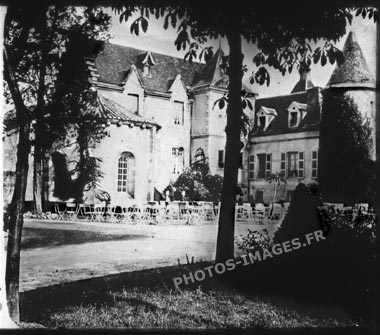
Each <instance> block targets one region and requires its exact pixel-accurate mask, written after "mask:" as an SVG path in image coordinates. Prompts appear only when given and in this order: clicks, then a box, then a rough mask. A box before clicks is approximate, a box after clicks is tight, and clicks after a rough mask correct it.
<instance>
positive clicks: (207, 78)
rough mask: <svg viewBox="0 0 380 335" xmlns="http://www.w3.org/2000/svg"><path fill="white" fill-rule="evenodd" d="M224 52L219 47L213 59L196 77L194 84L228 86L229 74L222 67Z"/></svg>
mask: <svg viewBox="0 0 380 335" xmlns="http://www.w3.org/2000/svg"><path fill="white" fill-rule="evenodd" d="M224 57H225V55H224V52H223V50H222V49H221V48H219V49H218V50H217V51H216V53H215V55H214V56H213V57H212V59H211V60H210V61H209V62H208V63H207V64H206V66H205V67H204V68H203V70H202V72H200V73H199V74H197V75H196V76H195V78H194V83H193V86H203V85H207V86H215V87H221V88H227V87H228V76H227V75H226V74H225V73H224V71H223V70H222V68H221V64H222V62H223V58H224Z"/></svg>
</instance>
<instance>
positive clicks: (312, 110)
mask: <svg viewBox="0 0 380 335" xmlns="http://www.w3.org/2000/svg"><path fill="white" fill-rule="evenodd" d="M308 94H318V93H317V91H316V92H315V93H314V92H311V91H309V92H302V93H294V94H288V95H282V96H275V97H269V98H263V99H257V100H256V103H255V110H256V113H257V112H258V111H259V110H260V109H261V108H266V109H275V110H276V112H277V116H275V117H274V119H273V120H272V122H271V123H270V124H269V126H268V128H267V129H266V130H265V131H263V129H262V128H260V127H258V126H257V122H255V126H254V127H253V129H252V135H253V136H268V135H277V134H287V133H296V132H301V131H312V130H318V129H319V120H320V110H319V107H318V105H316V104H312V106H307V114H306V115H305V117H304V118H303V119H302V120H301V121H300V124H299V126H298V127H296V128H289V126H288V107H289V106H290V105H291V103H292V102H294V101H295V102H297V103H300V104H307V100H308Z"/></svg>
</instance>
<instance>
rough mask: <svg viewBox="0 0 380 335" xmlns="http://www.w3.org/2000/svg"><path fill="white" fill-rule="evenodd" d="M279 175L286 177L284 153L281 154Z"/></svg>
mask: <svg viewBox="0 0 380 335" xmlns="http://www.w3.org/2000/svg"><path fill="white" fill-rule="evenodd" d="M280 172H281V174H282V175H283V176H284V177H286V153H285V152H281V166H280Z"/></svg>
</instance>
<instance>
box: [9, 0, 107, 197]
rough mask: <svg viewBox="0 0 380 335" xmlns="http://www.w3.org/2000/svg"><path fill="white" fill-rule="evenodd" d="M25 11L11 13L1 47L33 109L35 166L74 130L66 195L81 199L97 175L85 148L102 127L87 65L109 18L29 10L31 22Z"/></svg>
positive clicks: (66, 9)
mask: <svg viewBox="0 0 380 335" xmlns="http://www.w3.org/2000/svg"><path fill="white" fill-rule="evenodd" d="M27 10H28V9H27V8H13V7H10V9H9V13H8V18H9V19H8V24H7V26H6V39H5V44H6V47H7V50H9V54H10V55H9V56H10V57H9V62H10V63H11V64H12V66H13V69H14V72H15V80H16V81H17V83H18V85H19V86H20V87H21V90H22V98H23V101H24V103H25V105H27V106H33V108H34V113H33V114H32V115H31V120H33V123H34V127H33V128H32V131H33V141H32V145H34V147H35V150H34V152H35V160H38V159H41V160H43V159H47V157H46V156H47V154H48V153H49V152H50V151H51V148H52V146H53V144H54V143H55V142H57V141H58V142H61V143H63V142H64V141H65V138H66V137H67V135H68V132H69V131H72V127H73V126H74V128H75V131H76V135H77V139H78V141H77V142H78V147H79V151H80V153H79V156H81V159H80V160H78V162H77V163H78V164H77V168H76V171H75V172H79V178H78V180H76V181H75V183H69V184H68V185H67V186H68V189H67V190H65V192H66V191H67V192H69V194H71V196H75V197H76V198H79V196H78V194H79V193H80V192H81V191H80V189H81V188H82V189H83V185H85V184H86V183H88V182H94V180H92V179H93V178H98V177H99V175H100V173H99V171H97V165H96V164H94V162H93V159H92V158H90V157H88V146H89V145H91V144H90V143H91V142H94V141H96V140H97V139H98V138H101V137H102V136H103V133H104V127H103V124H102V123H100V122H97V120H96V113H94V110H95V109H96V108H97V95H96V92H94V91H93V90H92V89H91V83H90V81H89V66H88V64H87V61H88V60H89V59H92V58H93V57H94V56H95V55H96V54H97V53H98V52H99V51H101V49H102V47H103V44H104V42H105V41H107V40H108V38H109V34H108V29H109V26H110V16H109V15H108V14H105V13H104V11H103V10H102V9H100V8H81V7H74V6H50V7H44V6H42V5H41V7H39V6H37V8H33V9H32V13H35V16H34V19H28V18H27V13H26V12H27ZM25 20H29V21H28V24H26V23H25V22H24V21H25ZM25 34H28V36H27V37H26V38H25V36H24V35H25ZM6 92H7V91H6ZM8 98H10V95H9V94H8ZM8 102H10V103H11V102H12V101H11V99H9V101H8ZM89 111H91V112H90V113H89ZM89 119H91V120H89ZM37 153H40V154H39V155H37ZM36 163H37V162H35V167H36ZM62 163H64V162H62ZM62 168H63V169H64V168H65V167H62ZM89 176H91V178H90V179H91V180H90V179H89ZM58 184H59V183H58ZM70 185H73V188H71V187H70ZM79 185H82V186H79ZM70 190H72V192H71V191H70ZM67 192H66V193H67ZM56 193H57V194H62V192H60V191H59V190H58V192H56ZM68 196H69V195H68V194H67V195H65V196H63V198H62V200H66V199H67V197H68Z"/></svg>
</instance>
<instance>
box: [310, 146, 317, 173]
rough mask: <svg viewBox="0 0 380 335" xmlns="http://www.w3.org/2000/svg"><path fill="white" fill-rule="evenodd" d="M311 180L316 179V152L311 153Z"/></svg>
mask: <svg viewBox="0 0 380 335" xmlns="http://www.w3.org/2000/svg"><path fill="white" fill-rule="evenodd" d="M311 178H318V151H312V152H311Z"/></svg>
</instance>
